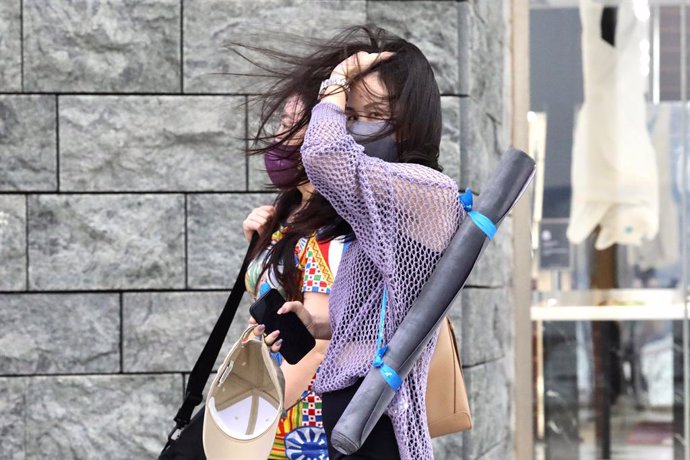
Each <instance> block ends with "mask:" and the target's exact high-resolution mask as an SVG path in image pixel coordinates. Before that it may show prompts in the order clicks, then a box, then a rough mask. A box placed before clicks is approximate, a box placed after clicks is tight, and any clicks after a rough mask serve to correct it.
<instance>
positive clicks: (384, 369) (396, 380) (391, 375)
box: [371, 287, 402, 391]
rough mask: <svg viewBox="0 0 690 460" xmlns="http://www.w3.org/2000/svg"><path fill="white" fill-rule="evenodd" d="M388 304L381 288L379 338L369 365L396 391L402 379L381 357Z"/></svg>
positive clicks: (385, 347) (384, 352)
mask: <svg viewBox="0 0 690 460" xmlns="http://www.w3.org/2000/svg"><path fill="white" fill-rule="evenodd" d="M387 304H388V295H387V293H386V288H385V287H384V288H383V299H381V319H380V320H379V336H378V338H377V339H376V356H375V357H374V361H373V362H372V363H371V364H372V366H374V367H375V368H377V369H378V370H379V371H380V372H381V375H382V376H383V379H384V380H385V381H386V383H388V385H389V386H390V387H391V388H392V389H393V391H398V390H399V389H400V386H401V385H402V379H401V378H400V376H399V375H398V373H397V372H395V371H394V370H393V368H392V367H390V366H389V365H388V364H386V363H384V362H383V355H385V354H386V350H388V345H383V324H384V322H385V320H386V306H387Z"/></svg>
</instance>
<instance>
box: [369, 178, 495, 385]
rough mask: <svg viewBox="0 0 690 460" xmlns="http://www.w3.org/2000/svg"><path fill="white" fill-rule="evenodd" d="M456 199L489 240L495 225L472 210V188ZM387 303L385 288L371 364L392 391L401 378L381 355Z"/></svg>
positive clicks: (493, 233) (400, 382)
mask: <svg viewBox="0 0 690 460" xmlns="http://www.w3.org/2000/svg"><path fill="white" fill-rule="evenodd" d="M458 200H459V201H460V204H461V205H462V207H463V209H465V211H467V215H468V216H470V219H472V222H474V224H475V225H476V226H477V227H478V228H479V229H480V230H481V231H482V232H484V234H485V235H486V236H487V237H488V238H489V239H490V240H491V239H493V237H494V235H496V225H495V224H494V223H493V222H491V220H490V219H489V218H488V217H486V216H485V215H484V214H482V213H480V212H477V211H474V210H473V209H472V204H473V198H472V189H470V188H469V187H468V188H467V190H465V193H462V194H460V195H459V196H458ZM387 304H388V294H387V292H386V288H385V287H384V289H383V298H382V299H381V318H380V320H379V335H378V338H377V339H376V355H375V356H374V361H373V362H372V363H371V364H372V366H374V367H375V368H377V369H378V370H379V371H380V372H381V375H382V376H383V379H384V380H385V381H386V383H388V385H389V386H390V387H391V388H392V389H393V391H398V390H399V389H400V386H401V385H402V379H401V378H400V376H399V375H398V373H397V372H395V370H393V368H392V367H390V366H389V365H388V364H386V363H385V362H383V356H384V355H385V354H386V350H388V345H384V344H383V325H384V322H385V320H386V307H387Z"/></svg>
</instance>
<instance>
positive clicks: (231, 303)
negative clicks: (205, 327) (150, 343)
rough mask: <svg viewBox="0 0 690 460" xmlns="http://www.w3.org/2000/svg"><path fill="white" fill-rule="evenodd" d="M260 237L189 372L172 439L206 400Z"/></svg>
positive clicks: (245, 258) (170, 437) (245, 259)
mask: <svg viewBox="0 0 690 460" xmlns="http://www.w3.org/2000/svg"><path fill="white" fill-rule="evenodd" d="M258 239H259V238H258V234H257V233H254V236H253V237H252V241H251V243H250V244H249V248H248V249H247V254H246V255H245V256H244V261H243V262H242V267H241V268H240V272H239V273H238V274H237V279H236V280H235V284H234V285H233V287H232V291H231V292H230V296H229V297H228V300H227V302H225V307H223V311H222V312H221V314H220V316H219V317H218V320H217V321H216V325H215V326H213V331H212V332H211V335H210V336H209V337H208V340H207V341H206V345H204V349H203V350H202V352H201V354H200V355H199V358H197V360H196V364H195V365H194V368H193V369H192V372H191V373H190V374H189V378H188V379H187V387H186V388H187V390H186V392H185V397H184V401H183V402H182V406H180V409H179V410H178V411H177V415H175V424H176V425H175V428H173V430H172V431H171V432H170V434H169V435H168V442H170V441H171V440H172V438H173V435H174V434H175V432H176V431H178V430H181V429H182V428H184V427H185V426H186V425H187V424H189V420H190V418H191V417H192V412H193V411H194V408H195V407H196V406H198V405H199V403H201V401H202V400H203V397H202V392H203V391H204V387H205V386H206V382H208V377H209V376H210V375H211V371H212V370H213V364H214V363H215V362H216V359H217V358H218V354H219V353H220V349H221V347H222V346H223V342H224V341H225V337H226V336H227V335H228V330H229V329H230V324H232V320H233V318H234V317H235V313H236V312H237V308H238V307H239V305H240V302H241V301H242V295H243V294H244V291H245V287H244V276H245V274H246V272H247V265H248V264H249V255H250V254H251V252H252V249H254V246H256V242H257V241H258Z"/></svg>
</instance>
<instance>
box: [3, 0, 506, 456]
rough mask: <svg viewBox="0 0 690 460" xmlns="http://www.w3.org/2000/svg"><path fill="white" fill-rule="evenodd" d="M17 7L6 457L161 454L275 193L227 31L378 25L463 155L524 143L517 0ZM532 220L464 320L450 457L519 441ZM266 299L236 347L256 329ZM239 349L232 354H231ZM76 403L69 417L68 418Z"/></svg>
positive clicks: (481, 170)
mask: <svg viewBox="0 0 690 460" xmlns="http://www.w3.org/2000/svg"><path fill="white" fill-rule="evenodd" d="M49 3H50V7H47V4H48V2H44V1H43V0H24V1H20V0H8V1H3V2H0V62H1V63H2V65H0V261H1V263H0V412H2V414H3V417H2V419H1V420H0V452H1V453H2V455H0V456H2V458H8V459H37V458H60V459H86V458H123V459H133V458H154V457H155V456H156V454H157V453H158V451H159V449H160V448H161V447H162V443H163V441H164V438H165V435H166V434H167V431H168V430H169V429H170V427H171V418H172V417H173V415H174V414H175V412H176V409H177V405H178V404H179V403H180V401H181V398H182V395H183V388H184V385H185V381H186V378H187V376H188V374H189V371H190V370H191V367H192V366H193V364H194V362H195V360H196V357H197V355H198V353H199V351H200V350H201V348H202V347H203V344H204V342H205V340H206V338H207V336H208V334H209V332H210V330H211V328H212V326H213V324H214V322H215V319H216V318H217V315H218V313H219V312H220V310H221V309H222V307H223V305H224V303H225V300H226V297H227V294H228V291H227V290H228V289H229V287H230V285H231V283H232V281H233V279H234V277H235V274H236V270H237V269H238V266H239V263H240V261H241V258H242V255H243V252H244V249H245V247H246V242H245V241H244V237H243V235H242V231H241V222H242V220H243V219H244V217H245V216H246V214H247V213H248V212H249V211H250V210H251V209H252V208H253V207H255V206H258V205H261V204H268V203H270V202H271V201H272V200H273V195H272V194H271V193H270V192H266V191H265V188H264V184H266V182H267V176H266V174H265V172H264V171H263V163H262V160H261V158H250V159H246V158H245V157H244V155H243V149H244V148H245V142H244V140H243V138H244V137H245V136H246V135H247V133H248V132H249V128H248V127H252V126H254V124H255V120H256V117H257V115H256V109H255V108H253V107H251V106H249V107H246V106H245V105H243V104H244V103H245V102H246V101H247V100H248V99H249V98H250V97H251V95H252V94H254V93H256V92H258V91H260V90H261V88H262V86H261V85H262V83H261V81H260V79H259V80H257V79H255V78H246V77H241V76H234V75H229V74H228V73H232V72H240V73H241V72H247V71H249V70H251V69H250V68H249V67H247V64H246V62H244V61H243V60H242V59H241V58H240V57H239V56H237V55H236V54H234V53H233V52H231V51H230V50H229V49H228V47H227V45H228V44H230V43H232V42H233V41H237V40H240V41H244V42H247V41H249V42H252V43H261V44H262V45H264V46H276V47H279V48H281V47H285V48H289V49H291V50H293V51H294V50H296V49H299V48H298V45H297V44H296V42H295V40H294V36H293V35H292V34H298V35H302V36H309V37H313V38H315V39H317V40H318V39H319V38H323V37H327V36H329V35H330V34H331V33H332V32H333V31H334V30H335V29H337V28H338V27H341V26H345V25H350V24H355V23H364V22H367V21H372V22H375V23H377V24H379V25H381V26H383V27H386V28H388V29H389V30H391V31H393V32H395V33H398V34H400V35H401V36H403V37H405V38H407V39H409V40H411V41H413V42H414V43H415V44H417V45H418V46H419V48H420V49H421V50H422V51H423V52H424V53H425V54H426V55H427V56H428V57H429V59H430V61H431V63H432V66H433V68H434V71H435V73H436V77H437V80H438V83H439V87H440V89H441V92H442V107H443V117H444V123H443V139H442V152H441V163H442V164H443V166H444V168H445V169H444V171H445V173H446V174H448V175H449V176H450V177H452V178H454V179H455V180H457V181H458V184H459V185H460V186H462V187H466V186H472V187H473V189H475V190H477V191H480V192H481V185H482V183H483V180H484V179H485V178H486V177H487V174H488V173H489V171H490V170H491V168H492V167H493V166H494V165H495V164H496V162H497V159H498V156H499V153H500V151H501V150H502V149H503V148H504V147H505V146H506V145H505V138H506V137H507V133H508V129H507V125H506V123H505V121H504V118H503V117H504V113H505V112H506V104H508V101H509V100H510V94H508V93H507V92H506V90H505V85H504V75H505V73H506V68H505V59H506V43H507V42H508V40H509V22H510V21H509V13H508V12H507V11H506V10H505V7H504V3H503V2H502V1H501V0H470V1H406V2H396V1H376V0H336V1H331V2H325V1H316V2H315V1H310V0H296V1H287V0H258V1H253V2H248V1H244V0H200V1H188V0H143V1H133V0H123V1H117V2H105V1H93V2H86V3H84V2H75V1H71V0H51V1H50V2H49ZM512 227H513V222H512V219H507V220H506V221H505V222H504V224H503V227H502V229H501V231H500V232H499V235H498V237H497V238H496V240H495V242H493V243H492V244H491V245H490V246H489V247H488V249H487V251H486V253H485V255H484V257H483V259H482V260H481V261H480V262H479V264H478V265H477V267H476V270H475V272H474V273H473V274H472V276H471V279H470V280H469V281H468V286H467V288H466V289H465V291H464V292H463V294H462V295H460V296H458V298H457V299H456V302H455V305H454V306H453V309H452V310H451V313H450V316H451V318H452V320H453V321H454V323H455V328H456V332H457V335H458V339H459V341H460V343H461V346H462V350H461V354H462V359H463V363H464V368H465V379H466V383H467V387H468V390H469V392H470V397H471V401H470V403H471V407H472V410H473V414H474V423H475V427H474V429H473V430H472V431H470V432H467V433H464V434H456V435H452V436H447V437H444V438H440V439H436V440H434V446H435V452H436V458H439V459H462V460H480V459H481V460H489V459H506V458H512V434H511V422H510V418H511V413H512V401H511V397H512V372H513V371H512V369H513V362H512V307H513V299H512V293H511V290H510V284H511V282H512V273H511V268H510V267H511V266H512V254H513V252H512V242H511V240H512V238H511V235H512ZM248 304H249V302H248V299H246V298H245V300H244V302H243V305H242V307H241V309H240V313H239V314H238V317H237V319H236V321H235V323H234V325H233V327H232V330H231V333H230V336H231V337H230V338H229V340H228V343H227V344H226V345H225V348H227V347H228V346H229V345H230V342H232V341H233V340H234V337H236V336H238V335H239V332H240V331H241V330H242V329H243V328H244V326H245V324H246V321H247V318H248V312H247V308H248ZM219 359H221V358H219ZM56 420H60V423H59V424H56V423H55V421H56Z"/></svg>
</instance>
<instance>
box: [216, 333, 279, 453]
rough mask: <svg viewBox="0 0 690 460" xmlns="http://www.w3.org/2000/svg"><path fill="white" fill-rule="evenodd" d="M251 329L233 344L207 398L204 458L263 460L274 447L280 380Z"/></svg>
mask: <svg viewBox="0 0 690 460" xmlns="http://www.w3.org/2000/svg"><path fill="white" fill-rule="evenodd" d="M252 329H253V327H249V328H247V329H246V330H245V331H244V333H243V334H242V337H241V338H240V340H239V341H237V343H235V344H234V345H233V347H232V349H231V350H230V352H229V353H228V355H227V356H226V357H225V361H223V364H222V365H221V366H220V368H219V369H218V373H217V374H216V377H215V378H214V379H213V383H212V384H211V388H210V390H209V392H208V396H207V398H206V412H205V414H204V429H203V441H204V452H205V453H206V458H208V459H209V460H224V459H242V460H266V458H268V455H269V453H270V452H271V447H272V446H273V440H274V438H275V434H276V427H277V426H278V422H279V421H280V417H281V415H282V413H283V408H284V401H283V395H284V392H285V381H284V380H283V373H282V371H281V370H280V367H279V366H278V365H277V364H276V363H275V361H273V359H271V355H270V350H269V348H268V346H267V345H266V344H265V343H264V341H263V340H255V339H254V335H253V333H252Z"/></svg>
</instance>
